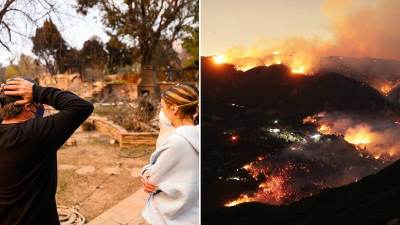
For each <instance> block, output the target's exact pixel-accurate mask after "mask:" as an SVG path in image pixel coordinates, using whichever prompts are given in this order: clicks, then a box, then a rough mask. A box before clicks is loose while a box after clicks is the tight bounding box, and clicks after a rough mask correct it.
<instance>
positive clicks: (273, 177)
mask: <svg viewBox="0 0 400 225" xmlns="http://www.w3.org/2000/svg"><path fill="white" fill-rule="evenodd" d="M260 159H261V158H260V157H258V161H255V162H252V163H249V164H246V165H244V166H243V167H242V168H243V169H245V170H246V171H247V172H248V173H249V174H250V175H251V176H252V177H253V178H254V179H255V180H258V179H259V176H260V175H263V176H265V181H263V182H261V183H260V184H259V185H258V189H257V191H256V192H254V193H252V194H241V195H240V196H239V197H238V198H237V199H235V200H233V201H230V202H228V203H226V204H225V206H227V207H231V206H235V205H238V204H241V203H245V202H264V203H268V204H271V205H281V204H285V203H287V202H291V201H296V200H298V199H300V198H302V197H305V196H309V195H310V193H306V192H305V193H298V192H297V191H294V190H292V188H291V185H293V183H292V181H291V179H292V176H291V174H293V173H298V172H299V171H302V172H303V173H309V172H310V170H309V169H308V167H307V166H305V165H301V164H294V163H292V162H287V163H286V164H285V165H283V166H282V167H279V168H277V169H272V168H269V167H266V165H264V164H263V163H262V162H261V161H260ZM263 159H265V158H263ZM267 174H268V175H267Z"/></svg>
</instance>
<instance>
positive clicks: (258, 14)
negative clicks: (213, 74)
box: [201, 0, 371, 55]
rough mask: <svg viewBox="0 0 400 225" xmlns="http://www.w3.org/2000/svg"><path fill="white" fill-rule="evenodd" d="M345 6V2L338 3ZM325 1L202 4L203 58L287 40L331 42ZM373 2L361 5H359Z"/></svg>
mask: <svg viewBox="0 0 400 225" xmlns="http://www.w3.org/2000/svg"><path fill="white" fill-rule="evenodd" d="M338 1H341V2H343V0H338ZM324 2H325V1H324V0H279V1H278V0H234V1H233V0H202V1H201V16H202V17H201V32H202V33H201V52H202V53H201V54H202V55H214V54H218V53H223V52H224V51H225V50H226V49H228V48H231V47H233V46H235V45H241V46H243V45H244V46H248V45H252V44H255V43H257V42H258V41H262V42H263V43H268V41H269V42H273V41H279V40H282V39H284V38H288V37H293V36H300V37H313V36H318V37H320V38H323V39H332V38H333V35H332V33H331V32H330V28H329V20H328V18H327V16H325V15H324V13H323V10H322V5H323V4H324ZM368 2H371V0H363V1H359V3H358V4H364V3H368Z"/></svg>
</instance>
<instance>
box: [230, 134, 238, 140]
mask: <svg viewBox="0 0 400 225" xmlns="http://www.w3.org/2000/svg"><path fill="white" fill-rule="evenodd" d="M238 139H239V136H237V135H232V136H231V141H237V140H238Z"/></svg>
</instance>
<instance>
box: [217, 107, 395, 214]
mask: <svg viewBox="0 0 400 225" xmlns="http://www.w3.org/2000/svg"><path fill="white" fill-rule="evenodd" d="M303 123H304V126H306V127H307V126H311V127H312V128H309V129H305V130H303V131H302V132H296V131H294V130H293V129H292V128H290V127H285V126H281V125H279V124H277V123H276V124H274V125H275V127H267V128H262V130H263V131H264V132H265V134H266V136H273V137H275V138H278V139H281V140H283V141H285V142H286V143H288V145H287V147H286V148H285V149H284V150H283V151H280V152H279V153H276V154H267V155H262V156H259V157H257V158H256V159H255V160H254V161H252V162H250V163H248V164H245V165H244V166H242V167H241V168H239V169H238V170H237V172H238V174H240V172H243V171H245V172H246V173H247V174H249V175H250V176H251V177H252V178H253V179H254V180H255V181H256V182H257V183H258V186H257V188H256V189H255V190H254V191H248V192H244V193H242V194H240V196H239V197H238V198H236V199H234V200H231V201H228V202H227V203H226V204H225V206H227V207H231V206H235V205H237V204H241V203H245V202H262V203H266V204H270V205H281V204H289V203H292V202H295V201H298V200H300V199H302V198H305V197H309V196H312V195H314V194H317V193H319V192H320V190H322V189H326V188H333V187H338V186H342V185H346V184H349V183H352V182H357V181H358V180H360V179H361V178H363V177H365V176H367V175H369V174H372V173H375V172H377V171H379V170H380V169H382V168H383V167H384V166H386V165H388V164H389V163H392V162H394V161H395V160H397V159H399V158H400V151H399V150H398V149H400V141H399V140H400V132H399V125H398V123H396V122H394V121H390V120H389V119H381V120H368V119H366V118H360V117H359V116H358V117H357V116H354V115H349V114H343V113H326V112H321V113H318V114H316V115H313V116H308V117H306V118H304V119H303ZM267 139H268V138H267ZM236 180H241V178H240V177H237V178H236Z"/></svg>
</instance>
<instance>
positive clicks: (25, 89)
mask: <svg viewBox="0 0 400 225" xmlns="http://www.w3.org/2000/svg"><path fill="white" fill-rule="evenodd" d="M32 87H33V83H32V82H30V81H27V80H24V79H22V78H15V79H13V80H9V81H7V82H6V85H4V86H3V88H4V94H6V95H13V96H21V97H22V100H19V101H16V102H15V105H25V104H27V103H30V102H32V99H33V90H32Z"/></svg>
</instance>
